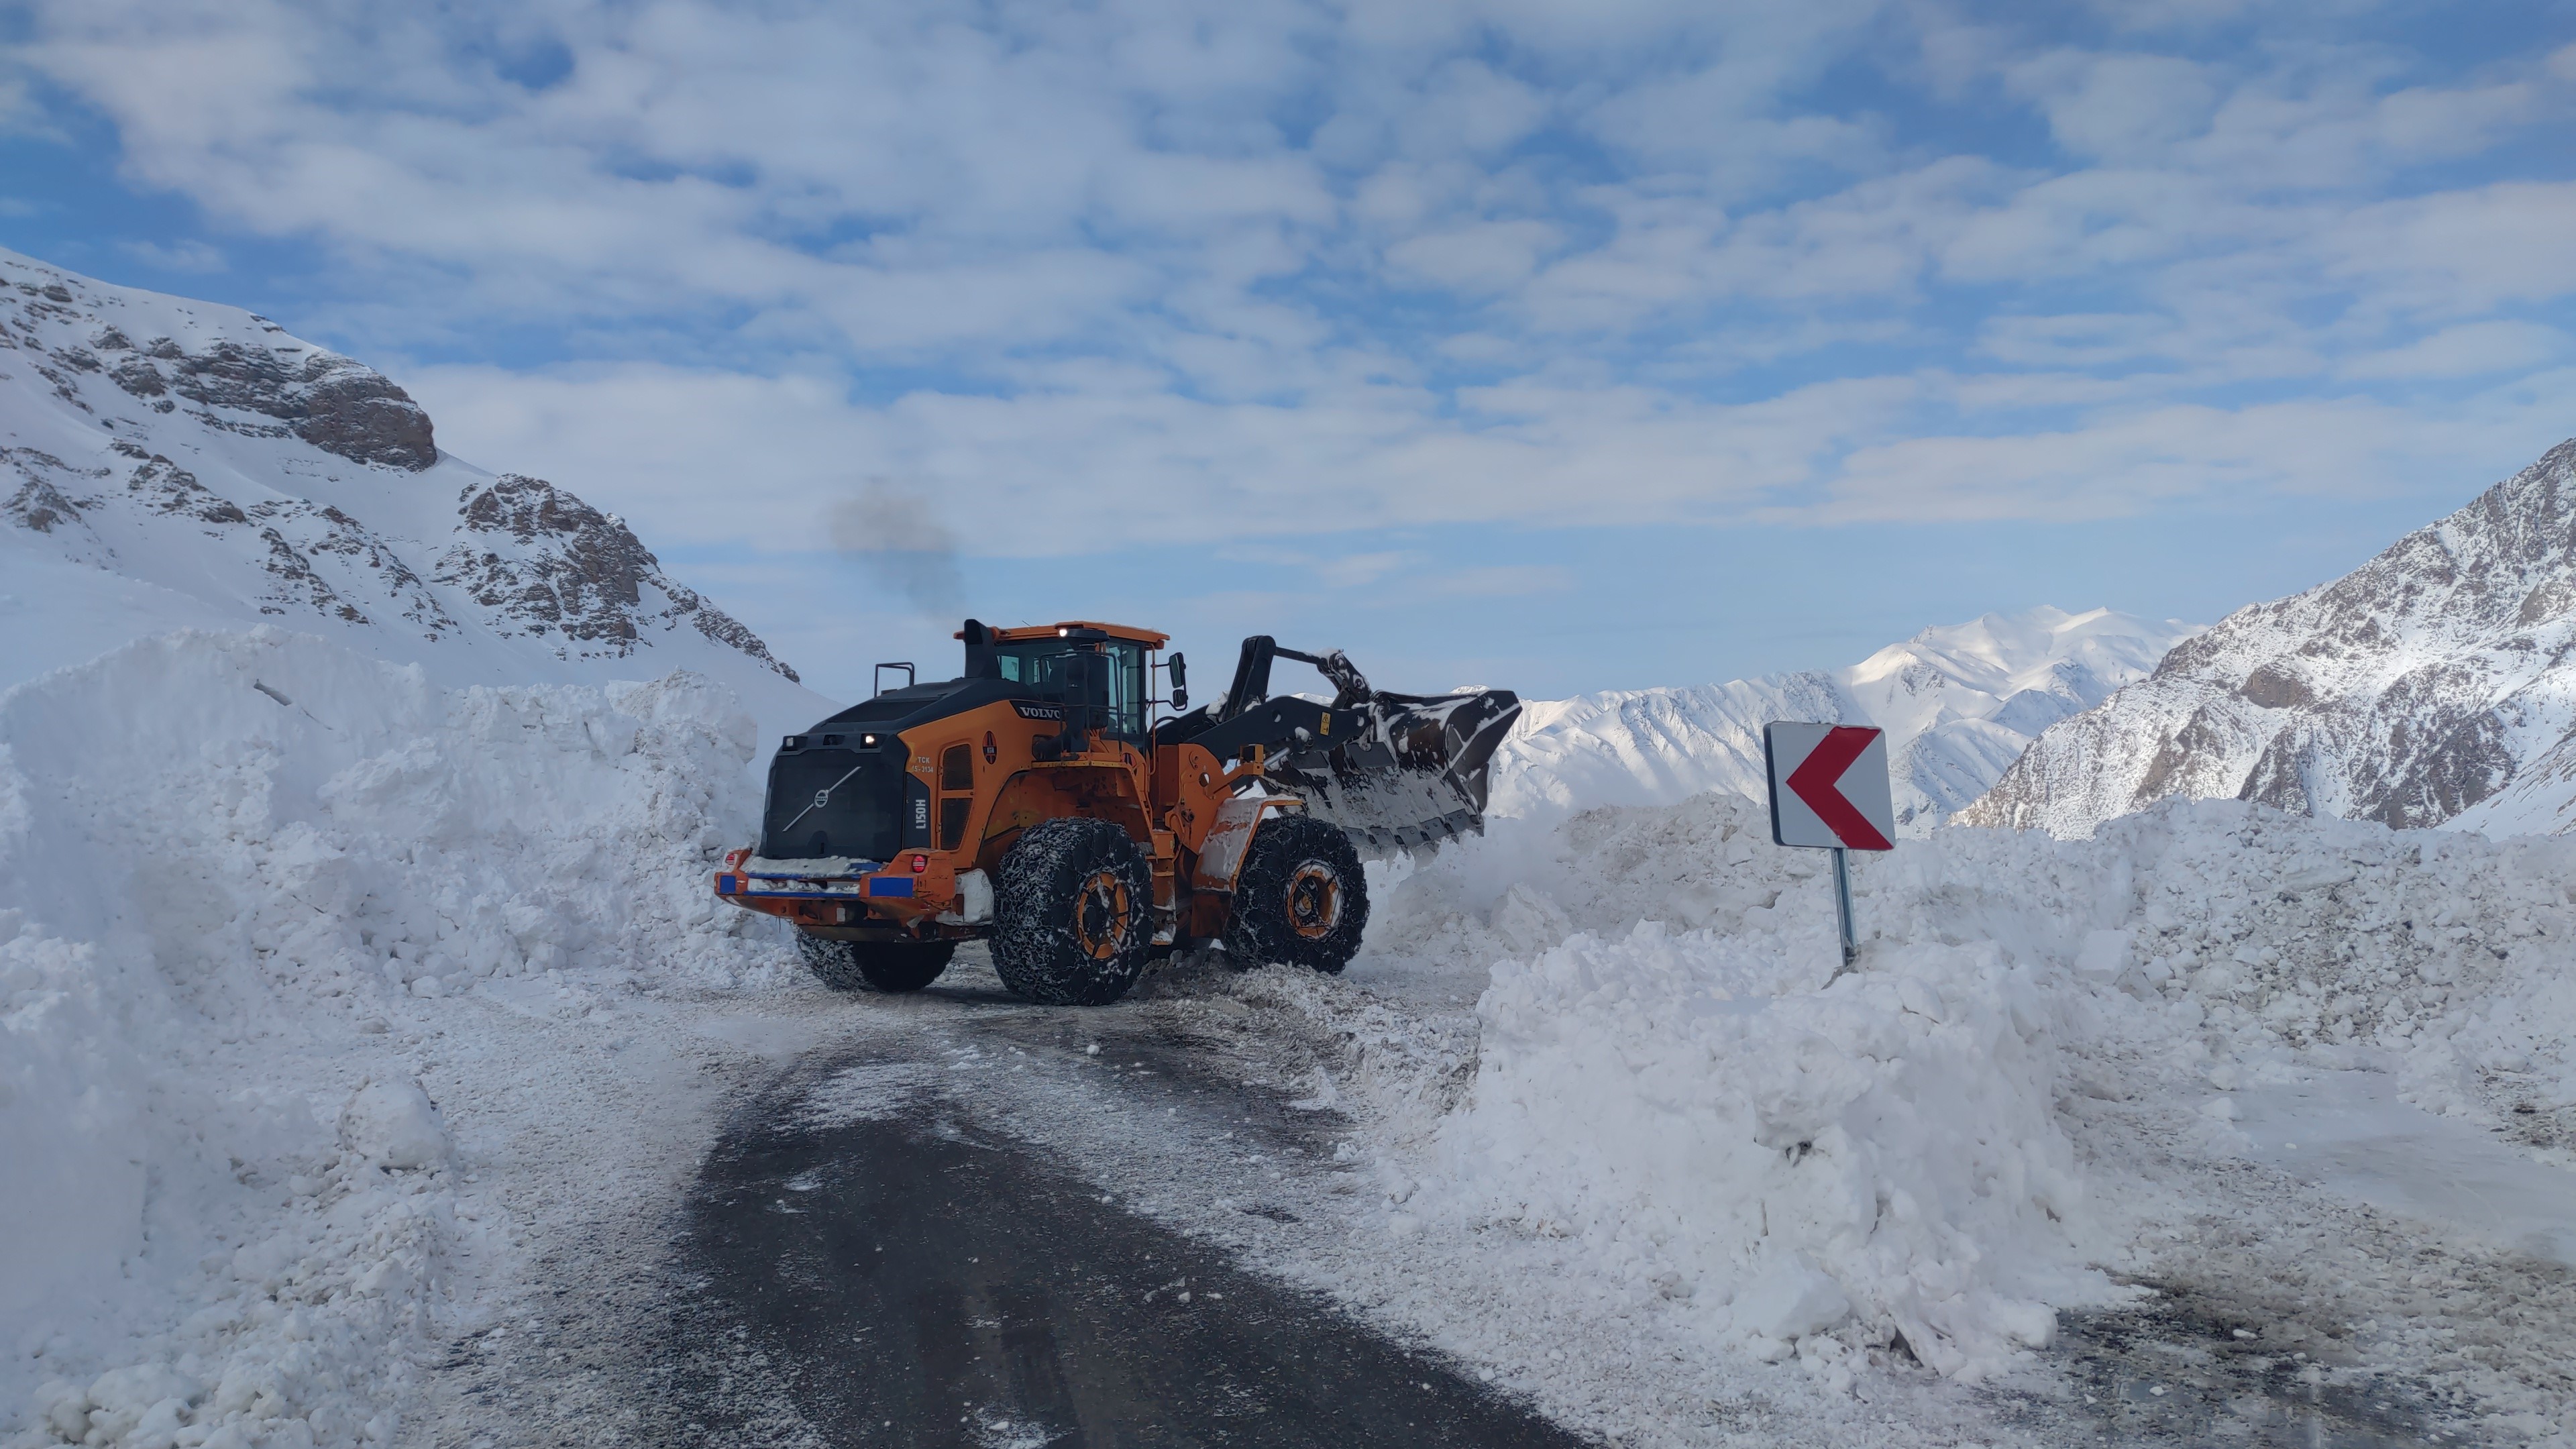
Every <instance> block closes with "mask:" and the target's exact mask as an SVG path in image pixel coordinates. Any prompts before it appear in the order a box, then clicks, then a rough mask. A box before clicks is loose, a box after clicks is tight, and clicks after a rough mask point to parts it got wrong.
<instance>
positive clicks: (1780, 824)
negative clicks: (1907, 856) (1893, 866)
mask: <svg viewBox="0 0 2576 1449" xmlns="http://www.w3.org/2000/svg"><path fill="white" fill-rule="evenodd" d="M1762 754H1763V757H1764V759H1765V761H1766V762H1767V763H1768V764H1769V765H1770V767H1771V769H1770V774H1771V841H1772V843H1773V844H1774V845H1786V846H1790V847H1793V848H1797V849H1805V850H1830V851H1832V852H1833V853H1834V923H1835V924H1836V925H1837V926H1839V927H1840V928H1841V930H1842V942H1843V967H1844V969H1845V970H1849V969H1850V968H1851V965H1852V963H1853V962H1854V961H1856V960H1857V959H1859V956H1860V943H1859V940H1858V939H1857V937H1856V935H1855V933H1854V932H1853V929H1852V903H1851V866H1850V865H1849V864H1848V863H1847V862H1846V861H1845V859H1844V852H1845V851H1852V850H1894V849H1895V848H1896V802H1895V800H1894V799H1893V798H1891V794H1890V791H1889V790H1888V786H1887V731H1885V730H1881V729H1872V728H1870V727H1868V726H1866V725H1828V724H1790V723H1786V722H1778V721H1775V722H1773V723H1771V724H1767V725H1764V726H1763V727H1762ZM1837 974H1839V973H1837Z"/></svg>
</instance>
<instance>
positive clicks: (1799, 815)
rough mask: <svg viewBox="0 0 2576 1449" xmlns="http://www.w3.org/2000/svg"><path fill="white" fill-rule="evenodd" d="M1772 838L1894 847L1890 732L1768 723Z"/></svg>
mask: <svg viewBox="0 0 2576 1449" xmlns="http://www.w3.org/2000/svg"><path fill="white" fill-rule="evenodd" d="M1762 753H1763V754H1764V755H1766V756H1768V757H1769V758H1770V764H1771V841H1772V843H1773V844H1775V845H1790V846H1804V847H1808V848H1811V849H1818V850H1894V849H1895V848H1896V841H1895V836H1896V803H1895V801H1894V800H1893V799H1891V798H1890V796H1889V793H1888V788H1887V731H1885V730H1880V729H1871V728H1868V727H1866V726H1862V725H1822V724H1767V725H1764V726H1763V727H1762Z"/></svg>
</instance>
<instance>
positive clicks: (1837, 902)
mask: <svg viewBox="0 0 2576 1449" xmlns="http://www.w3.org/2000/svg"><path fill="white" fill-rule="evenodd" d="M1843 855H1844V851H1843V848H1842V847H1841V846H1839V845H1837V846H1835V847H1834V921H1835V924H1837V925H1839V926H1841V927H1842V933H1843V971H1849V970H1850V969H1851V968H1852V963H1854V962H1856V961H1858V960H1859V959H1860V942H1859V940H1858V938H1857V936H1856V934H1855V933H1854V932H1853V930H1852V907H1851V867H1850V865H1848V864H1846V863H1845V862H1844V860H1843ZM1834 974H1835V975H1837V976H1839V975H1841V974H1842V972H1841V971H1837V972H1835V973H1834Z"/></svg>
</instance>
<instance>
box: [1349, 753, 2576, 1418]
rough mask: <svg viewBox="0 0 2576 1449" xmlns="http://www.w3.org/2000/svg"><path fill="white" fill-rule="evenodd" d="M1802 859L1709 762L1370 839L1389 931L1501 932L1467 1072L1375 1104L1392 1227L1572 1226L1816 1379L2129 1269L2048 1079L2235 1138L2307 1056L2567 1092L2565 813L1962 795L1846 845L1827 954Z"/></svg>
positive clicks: (2238, 1142) (1682, 1302) (2039, 1308)
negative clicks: (2419, 813)
mask: <svg viewBox="0 0 2576 1449" xmlns="http://www.w3.org/2000/svg"><path fill="white" fill-rule="evenodd" d="M1823 864H1824V862H1823V860H1822V858H1821V857H1820V856H1817V855H1814V854H1811V853H1803V852H1788V851H1782V850H1779V849H1777V848H1775V847H1773V846H1772V845H1771V844H1770V843H1769V840H1768V834H1767V829H1766V824H1765V821H1764V820H1763V819H1762V817H1761V812H1760V810H1759V807H1758V806H1756V805H1754V804H1752V803H1750V802H1747V801H1744V800H1741V799H1738V798H1736V797H1733V796H1731V795H1723V794H1711V795H1706V796H1701V797H1698V798H1695V799H1692V800H1689V801H1686V802H1684V803H1682V804H1680V805H1677V806H1672V807H1665V808H1635V809H1609V810H1599V811H1593V812H1589V813H1587V814H1584V815H1581V816H1577V817H1574V818H1573V819H1571V820H1569V821H1567V822H1565V823H1564V824H1562V825H1561V826H1558V827H1556V828H1554V829H1552V830H1541V829H1536V828H1521V827H1520V826H1519V823H1517V822H1504V823H1502V824H1501V825H1500V826H1499V827H1498V828H1497V830H1496V832H1495V833H1494V834H1493V835H1491V836H1489V837H1487V838H1485V839H1483V840H1480V841H1473V842H1468V843H1465V844H1464V845H1462V846H1461V847H1459V848H1455V849H1451V850H1446V851H1444V852H1443V853H1442V855H1441V856H1440V857H1438V858H1437V859H1435V860H1434V861H1433V862H1431V863H1430V864H1429V865H1427V866H1424V867H1421V868H1419V869H1415V870H1410V871H1408V870H1406V869H1404V868H1401V867H1399V868H1396V869H1394V870H1391V871H1388V872H1385V873H1384V875H1383V877H1382V880H1381V890H1380V894H1379V899H1378V902H1377V907H1376V913H1375V916H1374V918H1373V920H1372V923H1371V937H1370V947H1371V949H1372V950H1373V951H1378V952H1382V953H1385V954H1386V955H1387V956H1390V957H1394V958H1397V959H1399V960H1401V959H1408V958H1409V959H1411V960H1414V961H1416V962H1422V963H1439V962H1444V961H1445V962H1447V963H1450V964H1451V965H1452V967H1453V968H1454V965H1455V964H1456V963H1460V962H1463V961H1480V962H1484V963H1489V964H1490V965H1491V974H1490V984H1489V986H1488V987H1487V988H1486V990H1485V992H1484V994H1483V997H1482V998H1481V1000H1480V1001H1479V1003H1478V1007H1477V1013H1478V1018H1479V1021H1480V1023H1481V1028H1482V1039H1481V1042H1480V1044H1479V1047H1478V1050H1477V1056H1476V1062H1475V1067H1474V1077H1473V1086H1472V1088H1471V1089H1470V1090H1469V1091H1468V1092H1467V1093H1466V1094H1465V1096H1464V1098H1463V1100H1458V1101H1456V1103H1455V1105H1454V1106H1450V1105H1449V1104H1448V1103H1446V1102H1441V1103H1439V1104H1438V1105H1437V1106H1436V1107H1435V1108H1434V1110H1438V1111H1440V1112H1441V1113H1442V1115H1441V1116H1439V1118H1438V1119H1437V1120H1436V1122H1433V1123H1431V1124H1428V1125H1427V1126H1426V1125H1425V1124H1423V1123H1421V1122H1420V1121H1414V1122H1410V1123H1404V1122H1398V1123H1395V1124H1394V1129H1393V1130H1391V1131H1389V1132H1388V1133H1386V1134H1385V1137H1384V1139H1383V1140H1384V1142H1385V1144H1386V1156H1387V1159H1388V1169H1387V1170H1388V1174H1389V1178H1390V1183H1391V1187H1392V1192H1391V1197H1392V1198H1393V1199H1395V1201H1394V1202H1391V1204H1390V1207H1391V1210H1392V1211H1394V1212H1396V1213H1397V1214H1398V1215H1399V1216H1400V1217H1401V1219H1402V1220H1403V1224H1404V1225H1403V1226H1400V1228H1399V1231H1411V1230H1414V1225H1418V1224H1421V1223H1423V1222H1426V1221H1446V1222H1448V1223H1449V1224H1451V1225H1452V1226H1454V1227H1456V1228H1458V1229H1460V1230H1462V1231H1500V1232H1504V1233H1507V1234H1522V1235H1535V1236H1545V1237H1557V1238H1564V1239H1568V1240H1570V1241H1571V1243H1572V1245H1573V1246H1574V1247H1575V1249H1576V1250H1577V1254H1578V1259H1579V1261H1580V1262H1582V1263H1584V1264H1585V1265H1587V1271H1588V1275H1589V1278H1590V1281H1591V1282H1592V1284H1593V1285H1594V1288H1595V1289H1596V1290H1597V1291H1599V1292H1600V1293H1602V1294H1604V1295H1606V1296H1607V1298H1608V1299H1609V1300H1611V1302H1612V1303H1613V1304H1614V1305H1615V1304H1616V1303H1618V1302H1620V1301H1625V1302H1628V1303H1631V1304H1639V1305H1642V1304H1643V1303H1645V1302H1646V1301H1648V1300H1652V1299H1662V1300H1666V1302H1665V1308H1664V1311H1665V1312H1667V1313H1672V1314H1678V1315H1679V1316H1680V1317H1681V1318H1682V1319H1683V1320H1684V1321H1685V1322H1687V1323H1689V1324H1691V1325H1693V1326H1695V1327H1696V1328H1697V1330H1698V1331H1699V1332H1700V1333H1701V1334H1703V1335H1704V1336H1705V1337H1706V1339H1707V1340H1708V1341H1709V1342H1711V1343H1712V1344H1732V1345H1736V1346H1739V1347H1743V1348H1748V1349H1751V1350H1752V1351H1754V1352H1756V1353H1758V1354H1760V1355H1761V1356H1764V1357H1774V1358H1776V1357H1783V1356H1786V1355H1788V1354H1789V1353H1791V1352H1793V1351H1794V1352H1795V1353H1796V1354H1797V1355H1798V1356H1799V1357H1800V1358H1801V1359H1802V1360H1804V1361H1805V1362H1806V1363H1807V1364H1808V1366H1809V1367H1810V1368H1811V1369H1813V1370H1815V1371H1816V1372H1818V1373H1819V1374H1821V1375H1823V1376H1825V1377H1827V1378H1828V1379H1838V1380H1839V1379H1846V1376H1847V1373H1848V1367H1849V1364H1850V1361H1851V1359H1852V1356H1853V1354H1854V1353H1855V1352H1856V1351H1859V1350H1864V1349H1868V1348H1872V1347H1878V1346H1885V1345H1891V1344H1893V1343H1894V1342H1895V1341H1896V1340H1897V1339H1899V1338H1900V1337H1901V1339H1902V1340H1903V1343H1904V1345H1905V1347H1906V1349H1907V1350H1908V1351H1910V1352H1911V1353H1913V1354H1914V1355H1915V1356H1916V1357H1918V1358H1919V1359H1921V1360H1922V1361H1924V1362H1925V1363H1927V1364H1930V1365H1932V1366H1933V1367H1935V1368H1938V1369H1940V1370H1941V1371H1943V1372H1945V1373H1949V1374H1953V1375H1958V1376H1962V1377H1971V1378H1973V1377H1977V1376H1980V1375H1983V1374H1986V1373H1989V1372H1991V1371H1993V1370H1995V1369H1996V1368H1998V1367H1999V1366H2001V1365H2002V1364H2004V1363H2006V1362H2008V1361H2010V1360H2011V1359H2012V1358H2013V1357H2014V1356H2015V1354H2016V1353H2017V1352H2018V1351H2019V1350H2021V1349H2023V1348H2027V1347H2031V1346H2036V1345H2040V1344H2044V1343H2046V1342H2047V1341H2048V1340H2049V1338H2050V1336H2051V1332H2052V1325H2053V1318H2054V1310H2055V1309H2056V1308H2061V1307H2070V1306H2075V1305H2079V1304H2090V1303H2102V1302H2106V1301H2112V1300H2116V1299H2117V1298H2119V1297H2120V1296H2122V1294H2121V1290H2118V1289H2116V1288H2114V1287H2113V1286H2112V1285H2111V1284H2110V1282H2109V1281H2108V1280H2107V1279H2106V1278H2105V1277H2104V1276H2103V1275H2102V1274H2101V1273H2099V1272H2097V1271H2095V1266H2096V1265H2101V1264H2106V1263H2110V1262H2112V1261H2114V1260H2115V1259H2116V1258H2118V1257H2119V1255H2120V1252H2121V1251H2122V1248H2123V1244H2124V1238H2125V1235H2126V1234H2128V1233H2129V1232H2130V1231H2131V1229H2132V1226H2133V1224H2132V1222H2131V1219H2130V1216H2129V1215H2128V1214H2127V1213H2125V1212H2124V1211H2123V1210H2122V1209H2121V1208H2120V1206H2119V1205H2118V1204H2114V1203H2106V1202H2104V1201H2101V1200H2099V1199H2098V1197H2097V1195H2096V1194H2094V1193H2091V1192H2088V1190H2087V1186H2086V1183H2085V1181H2084V1174H2083V1173H2082V1172H2081V1171H2080V1170H2079V1167H2078V1158H2077V1155H2076V1153H2075V1151H2074V1148H2073V1143H2072V1140H2071V1139H2070V1136H2069V1127H2068V1124H2069V1123H2070V1122H2072V1121H2073V1120H2074V1118H2073V1117H2072V1116H2070V1115H2069V1114H2068V1112H2067V1111H2066V1109H2065V1108H2064V1106H2063V1103H2064V1101H2065V1100H2066V1099H2067V1098H2069V1097H2070V1096H2095V1097H2112V1098H2123V1099H2125V1098H2130V1097H2135V1096H2143V1095H2153V1094H2163V1095H2164V1096H2165V1097H2168V1098H2170V1099H2172V1100H2174V1101H2176V1102H2181V1103H2189V1104H2191V1105H2192V1106H2194V1107H2205V1108H2206V1110H2203V1111H2197V1112H2194V1113H2191V1114H2190V1119H2191V1121H2192V1123H2193V1129H2192V1130H2193V1131H2194V1132H2195V1133H2196V1134H2197V1135H2196V1140H2195V1141H2194V1142H2193V1143H2192V1144H2191V1145H2192V1146H2193V1147H2194V1148H2196V1149H2197V1150H2201V1151H2205V1152H2208V1153H2213V1154H2217V1155H2220V1156H2228V1155H2242V1153H2243V1150H2244V1148H2245V1145H2246V1139H2245V1138H2244V1136H2243V1135H2242V1134H2241V1133H2240V1132H2238V1131H2237V1130H2236V1129H2235V1128H2234V1127H2233V1126H2232V1125H2231V1123H2232V1121H2233V1119H2234V1117H2235V1115H2236V1112H2235V1108H2234V1105H2233V1103H2232V1101H2231V1100H2230V1098H2229V1096H2228V1094H2229V1093H2231V1092H2234V1091H2237V1090H2239V1089H2240V1088H2251V1087H2254V1086H2257V1085H2260V1084H2264V1083H2286V1082H2291V1081H2296V1080H2299V1079H2300V1077H2301V1076H2302V1074H2306V1073H2313V1072H2315V1071H2318V1070H2332V1069H2346V1068H2358V1067H2371V1068H2375V1069H2378V1070H2383V1071H2388V1072H2393V1073H2395V1074H2397V1076H2398V1078H2399V1080H2400V1081H2402V1083H2403V1084H2404V1090H2405V1092H2406V1093H2407V1095H2408V1096H2409V1098H2410V1099H2411V1100H2414V1101H2416V1102H2418V1103H2420V1104H2422V1105H2424V1106H2426V1107H2428V1108H2431V1109H2433V1110H2436V1111H2444V1112H2450V1113H2454V1114H2465V1115H2471V1116H2474V1117H2476V1118H2477V1119H2478V1120H2480V1121H2481V1122H2483V1123H2489V1124H2494V1125H2501V1124H2502V1123H2503V1122H2504V1121H2505V1120H2506V1114H2508V1113H2514V1112H2521V1113H2530V1112H2533V1111H2538V1112H2541V1113H2550V1112H2559V1111H2565V1110H2566V1109H2568V1108H2570V1107H2576V1076H2572V1075H2571V1071H2570V1068H2571V1063H2576V971H2571V963H2576V951H2571V949H2570V945H2571V942H2576V907H2571V904H2570V902H2571V899H2576V896H2571V886H2570V882H2571V881H2576V847H2571V846H2569V845H2568V844H2566V843H2563V842H2559V841H2555V840H2547V841H2509V842H2502V843H2491V842H2488V841H2485V840H2482V839H2478V838H2475V837H2464V836H2459V835H2454V834H2442V835H2435V834H2432V833H2430V832H2415V833H2393V832H2390V831H2387V830H2385V829H2383V828H2381V827H2378V826H2375V825H2355V824H2352V823H2349V822H2342V821H2317V820H2310V819H2306V818H2304V817H2289V816H2284V815H2281V814H2279V813H2278V812H2275V811H2271V810H2268V809H2262V808H2259V807H2249V806H2244V805H2240V804H2234V803H2201V804H2194V805H2188V806H2180V805H2176V806H2167V807H2160V808H2158V809H2156V810H2154V811H2151V812H2149V813H2147V814H2145V815H2142V816H2138V817H2134V818H2131V819H2127V820H2123V821H2118V822H2114V823H2113V824H2112V825H2110V826H2106V827H2105V828H2104V830H2103V832H2102V834H2101V836H2100V837H2099V838H2097V839H2095V840H2090V841H2055V840H2051V839H2049V838H2048V837H2046V836H2043V835H2040V834H2038V833H2036V832H2031V833H2026V834H2017V833H2012V832H2000V831H1967V830H1956V829H1953V830H1947V831H1942V832H1939V833H1937V834H1935V835H1934V836H1933V837H1931V838H1930V839H1928V840H1923V841H1908V842H1903V843H1901V844H1900V846H1899V849H1898V850H1897V851H1896V852H1894V853H1893V854H1892V855H1889V856H1884V857H1871V858H1867V859H1863V860H1859V861H1857V862H1856V864H1855V875H1856V882H1855V886H1856V893H1857V897H1858V909H1859V916H1860V922H1861V927H1862V930H1863V933H1864V935H1865V937H1868V938H1870V939H1868V940H1867V941H1866V943H1865V946H1864V955H1863V961H1862V969H1861V970H1860V971H1858V972H1856V973H1853V974H1849V975H1844V976H1841V977H1840V978H1839V979H1836V978H1835V975H1834V972H1835V966H1836V964H1837V959H1838V958H1837V953H1836V951H1835V948H1834V945H1833V941H1832V935H1831V931H1832V924H1831V923H1832V919H1833V918H1832V908H1831V904H1830V896H1829V893H1828V886H1827V882H1826V878H1825V876H1824V874H1823ZM2521 1120H2523V1121H2525V1122H2528V1121H2529V1120H2530V1118H2529V1117H2528V1116H2525V1117H2523V1118H2522V1119H2521ZM1417 1175H1418V1177H1419V1181H1418V1182H1417V1181H1415V1180H1413V1179H1414V1178H1415V1177H1416V1176H1417Z"/></svg>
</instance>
